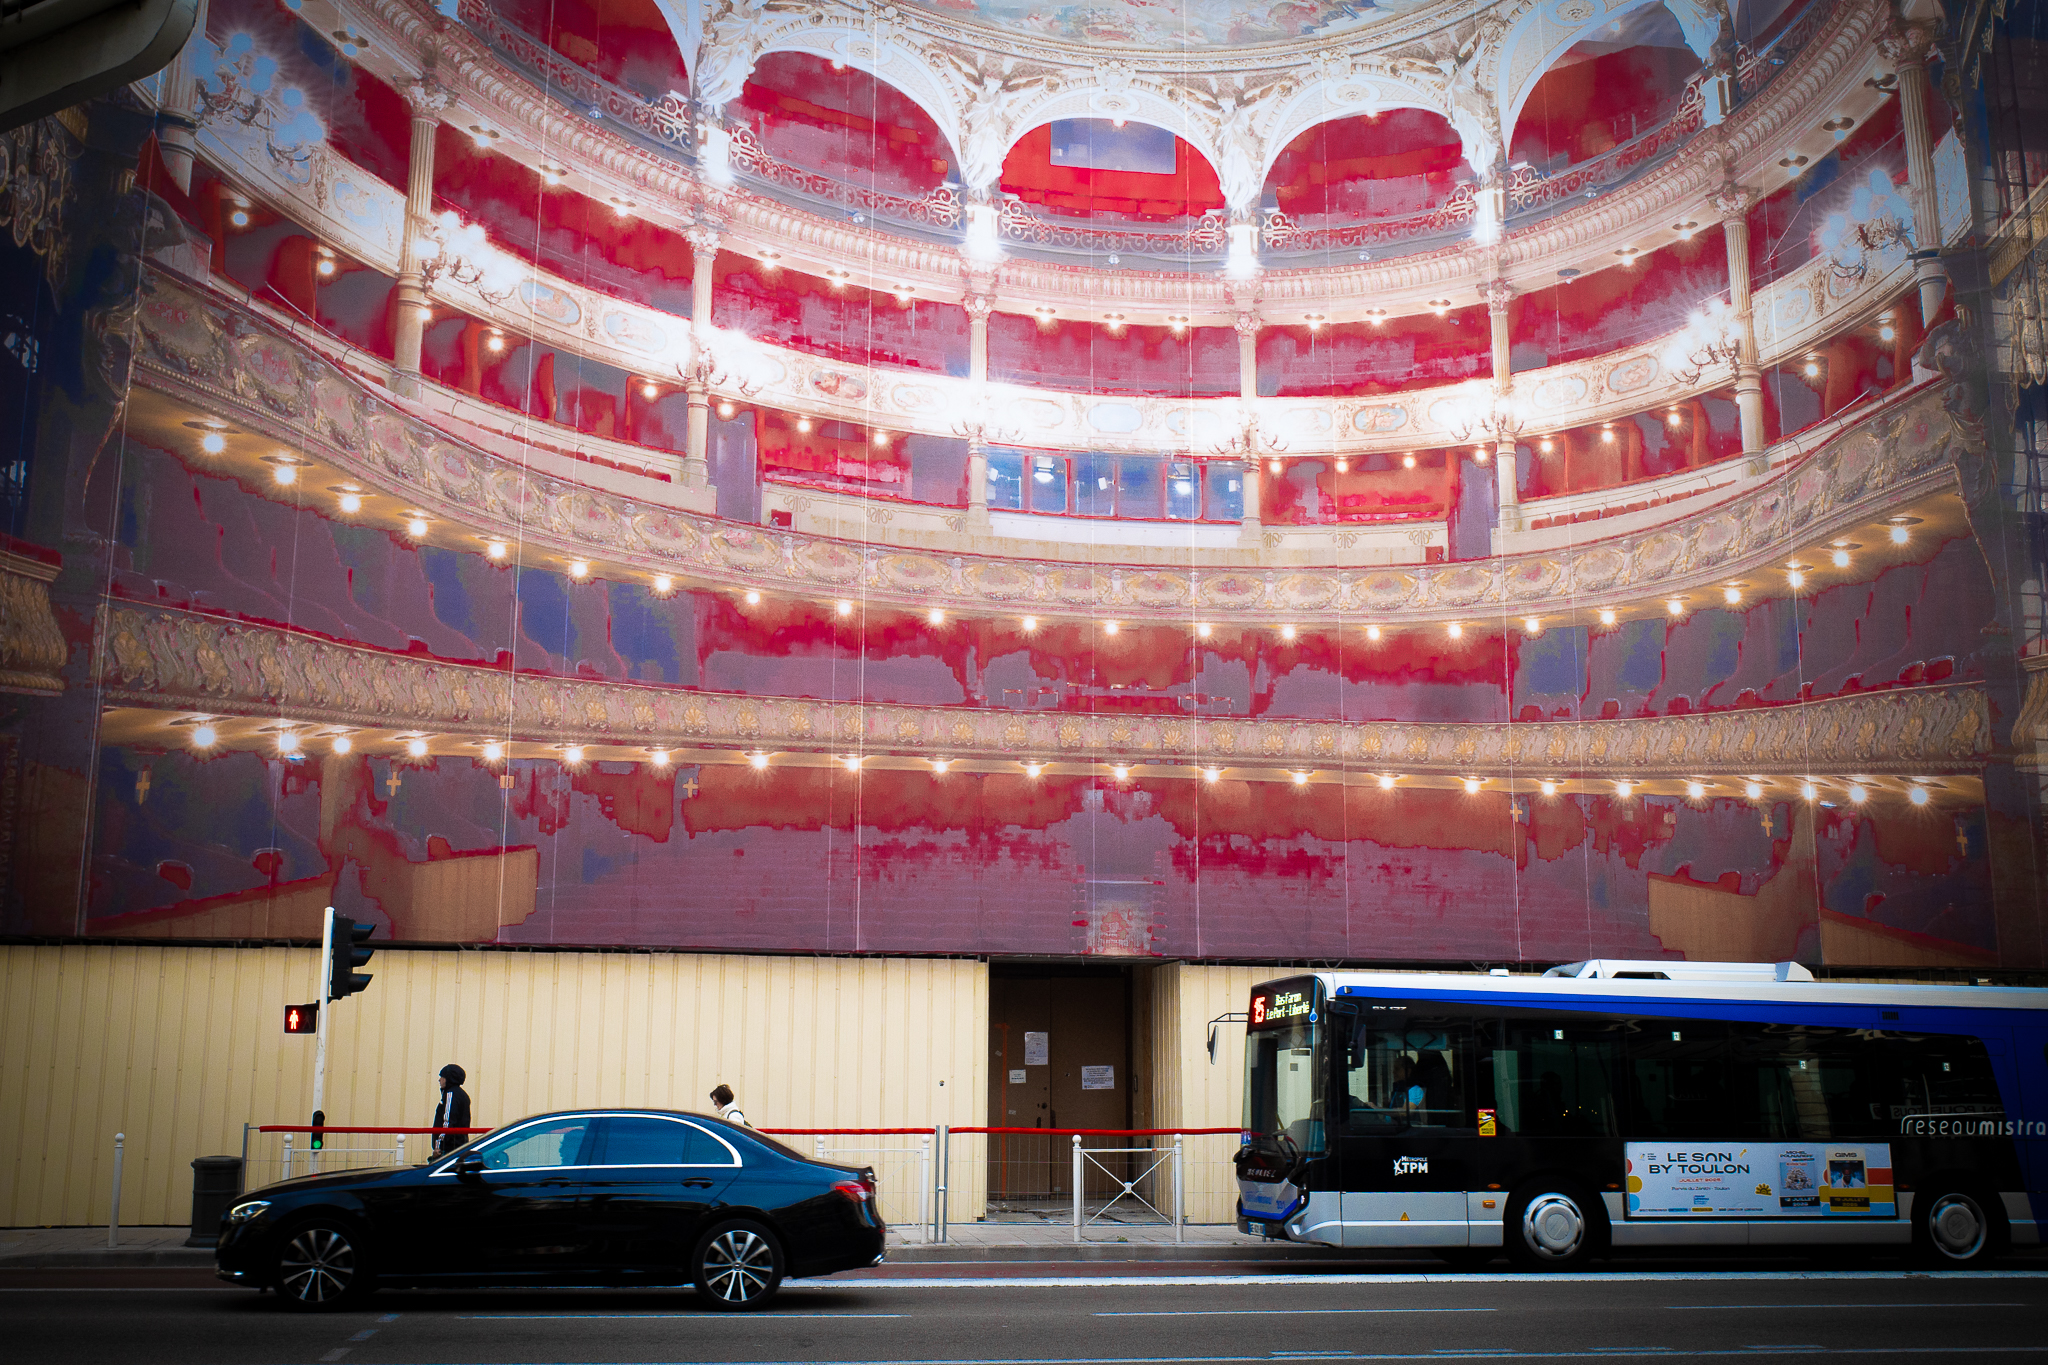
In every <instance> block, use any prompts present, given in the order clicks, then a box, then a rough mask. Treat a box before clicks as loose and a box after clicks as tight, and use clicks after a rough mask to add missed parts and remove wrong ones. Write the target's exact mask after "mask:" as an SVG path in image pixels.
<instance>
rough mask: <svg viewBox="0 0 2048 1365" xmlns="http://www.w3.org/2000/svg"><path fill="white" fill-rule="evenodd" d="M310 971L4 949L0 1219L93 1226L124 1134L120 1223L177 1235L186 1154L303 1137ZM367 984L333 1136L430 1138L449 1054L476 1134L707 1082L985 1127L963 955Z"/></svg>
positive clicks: (606, 964) (973, 1205) (345, 1028)
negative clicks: (167, 1227)
mask: <svg viewBox="0 0 2048 1365" xmlns="http://www.w3.org/2000/svg"><path fill="white" fill-rule="evenodd" d="M318 956H319V955H318V953H317V952H315V951H313V950H311V949H292V948H241V949H235V948H201V947H191V948H187V947H126V946H121V947H100V946H85V945H78V946H50V947H41V946H19V947H0V1219H4V1221H5V1223H6V1224H7V1225H10V1226H60V1225H66V1224H90V1223H101V1222H104V1221H105V1220H106V1217H107V1213H108V1203H109V1198H110V1184H111V1179H112V1161H113V1138H114V1134H115V1133H116V1132H125V1133H126V1135H127V1154H128V1156H127V1166H126V1172H125V1175H124V1189H123V1196H122V1211H121V1218H122V1221H123V1222H124V1223H127V1224H132V1225H137V1226H140V1225H145V1224H153V1223H154V1224H161V1223H181V1222H183V1221H185V1220H186V1219H187V1218H188V1217H189V1216H190V1212H191V1189H192V1179H191V1169H190V1162H191V1160H192V1158H193V1157H196V1156H205V1155H211V1154H215V1153H237V1152H239V1151H240V1150H241V1144H242V1125H243V1123H244V1122H250V1123H280V1122H281V1123H304V1122H305V1121H306V1119H307V1117H308V1115H309V1114H310V1113H311V1111H312V1069H313V1040H312V1039H311V1038H302V1037H288V1036H286V1035H285V1033H284V1031H283V1014H284V1007H285V1006H286V1005H288V1004H291V1003H294V1002H298V1001H304V1000H309V999H311V998H313V996H314V993H315V990H316V987H315V984H314V976H315V973H316V971H317V969H318V964H317V959H318ZM370 970H371V971H372V973H373V974H374V975H375V976H376V984H375V985H373V986H372V987H371V988H370V989H369V991H368V992H366V993H365V994H362V995H359V996H354V997H351V998H350V999H348V1000H345V1001H341V1002H338V1003H336V1004H334V1005H331V1006H329V1007H328V1009H327V1011H326V1012H325V1017H324V1018H323V1019H322V1020H321V1027H322V1028H326V1029H329V1030H331V1032H330V1034H329V1038H328V1054H327V1114H328V1118H329V1120H330V1121H332V1122H335V1123H353V1124H421V1125H423V1124H425V1123H427V1122H429V1121H430V1120H431V1118H432V1117H433V1110H434V1101H435V1076H436V1074H437V1073H438V1072H439V1071H440V1069H441V1066H442V1065H443V1064H444V1063H447V1062H451V1061H452V1062H459V1063H461V1064H462V1066H463V1067H464V1068H465V1069H467V1071H468V1072H469V1077H470V1080H469V1085H468V1087H467V1088H468V1090H469V1092H470V1094H471V1095H472V1097H473V1098H474V1101H475V1106H476V1108H475V1117H476V1121H477V1122H478V1123H482V1124H496V1123H502V1122H505V1121H507V1120H510V1119H514V1118H518V1117H520V1116H522V1115H525V1114H530V1113H535V1112H539V1111H542V1110H547V1109H555V1108H564V1107H570V1106H576V1105H599V1104H603V1105H611V1104H648V1105H659V1106H665V1107H674V1108H679V1109H696V1110H706V1109H708V1108H709V1107H710V1102H709V1100H708V1099H707V1098H706V1096H707V1094H708V1092H709V1091H710V1089H711V1088H712V1086H714V1085H716V1084H717V1083H718V1082H720V1081H724V1082H726V1083H727V1084H729V1085H731V1086H732V1087H733V1089H734V1090H735V1091H737V1092H738V1094H739V1097H740V1100H741V1103H742V1104H743V1105H744V1107H745V1109H746V1112H747V1117H748V1118H749V1119H751V1120H752V1121H753V1122H754V1123H755V1124H757V1125H760V1126H762V1127H834V1128H837V1127H890V1126H897V1125H910V1124H930V1123H934V1122H938V1121H942V1120H943V1121H945V1122H948V1123H953V1124H978V1123H982V1122H984V1121H985V1119H984V1114H983V1108H984V1105H985V1103H986V1101H985V1096H986V1094H987V1089H988V1085H987V1076H986V1074H985V1072H984V1070H983V1068H984V1067H985V1065H986V1060H985V1058H984V1057H983V1055H982V1053H983V1048H982V1046H981V1040H982V1039H983V1038H984V1037H986V1035H987V1033H988V969H987V967H986V966H985V965H984V964H982V963H978V962H968V961H923V960H918V961H910V960H902V959H865V958H863V959H812V958H765V957H762V958H756V957H734V956H691V955H683V954H618V953H514V952H490V951H478V952H425V951H406V950H401V949H390V948H380V949H379V951H378V954H377V958H376V960H375V961H374V962H373V963H371V964H370ZM941 1082H944V1084H943V1085H941V1084H940V1083H941ZM417 1152H418V1148H417V1147H414V1148H412V1149H411V1154H412V1155H417ZM959 1174H960V1175H961V1176H962V1177H964V1179H963V1180H962V1181H960V1182H958V1183H959V1184H960V1186H961V1188H959V1189H958V1190H957V1191H956V1193H955V1197H954V1204H953V1209H954V1214H953V1216H954V1217H956V1218H961V1217H966V1218H972V1217H975V1216H977V1215H978V1213H979V1211H980V1207H981V1203H980V1201H981V1185H982V1173H980V1172H969V1171H963V1172H960V1173H959Z"/></svg>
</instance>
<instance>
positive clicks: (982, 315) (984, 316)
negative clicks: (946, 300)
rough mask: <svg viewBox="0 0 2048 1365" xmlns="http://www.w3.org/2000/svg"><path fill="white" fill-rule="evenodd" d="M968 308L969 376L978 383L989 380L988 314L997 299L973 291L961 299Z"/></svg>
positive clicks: (991, 311) (984, 382) (962, 303)
mask: <svg viewBox="0 0 2048 1365" xmlns="http://www.w3.org/2000/svg"><path fill="white" fill-rule="evenodd" d="M961 306H962V307H964V308H965V309H966V310H967V377H968V379H970V380H972V381H973V382H974V383H976V384H986V383H987V382H988V315H989V314H990V313H993V312H994V311H995V308H996V301H995V299H993V298H992V297H990V296H989V295H988V294H986V293H979V292H977V293H972V294H969V295H968V296H967V297H966V298H965V299H963V300H961Z"/></svg>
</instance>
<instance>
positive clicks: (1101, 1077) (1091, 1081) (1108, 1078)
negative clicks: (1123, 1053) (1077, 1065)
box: [1081, 1066, 1116, 1090]
mask: <svg viewBox="0 0 2048 1365" xmlns="http://www.w3.org/2000/svg"><path fill="white" fill-rule="evenodd" d="M1081 1088H1082V1089H1083V1090H1114V1089H1116V1068H1115V1067H1113V1066H1084V1067H1082V1068H1081Z"/></svg>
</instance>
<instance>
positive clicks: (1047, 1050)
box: [1024, 1033, 1052, 1066]
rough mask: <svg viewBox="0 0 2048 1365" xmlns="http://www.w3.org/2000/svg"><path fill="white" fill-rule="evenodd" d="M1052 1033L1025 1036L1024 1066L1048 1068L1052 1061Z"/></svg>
mask: <svg viewBox="0 0 2048 1365" xmlns="http://www.w3.org/2000/svg"><path fill="white" fill-rule="evenodd" d="M1051 1037H1052V1035H1051V1034H1050V1033H1027V1034H1025V1035H1024V1065H1026V1066H1047V1065H1049V1064H1050V1063H1051V1061H1052V1045H1051V1043H1050V1042H1049V1041H1048V1040H1049V1039H1051Z"/></svg>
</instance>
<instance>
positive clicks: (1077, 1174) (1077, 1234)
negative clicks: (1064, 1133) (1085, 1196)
mask: <svg viewBox="0 0 2048 1365" xmlns="http://www.w3.org/2000/svg"><path fill="white" fill-rule="evenodd" d="M1074 1240H1075V1241H1076V1242H1078V1241H1080V1240H1081V1135H1080V1134H1079V1133H1076V1134H1074Z"/></svg>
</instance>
